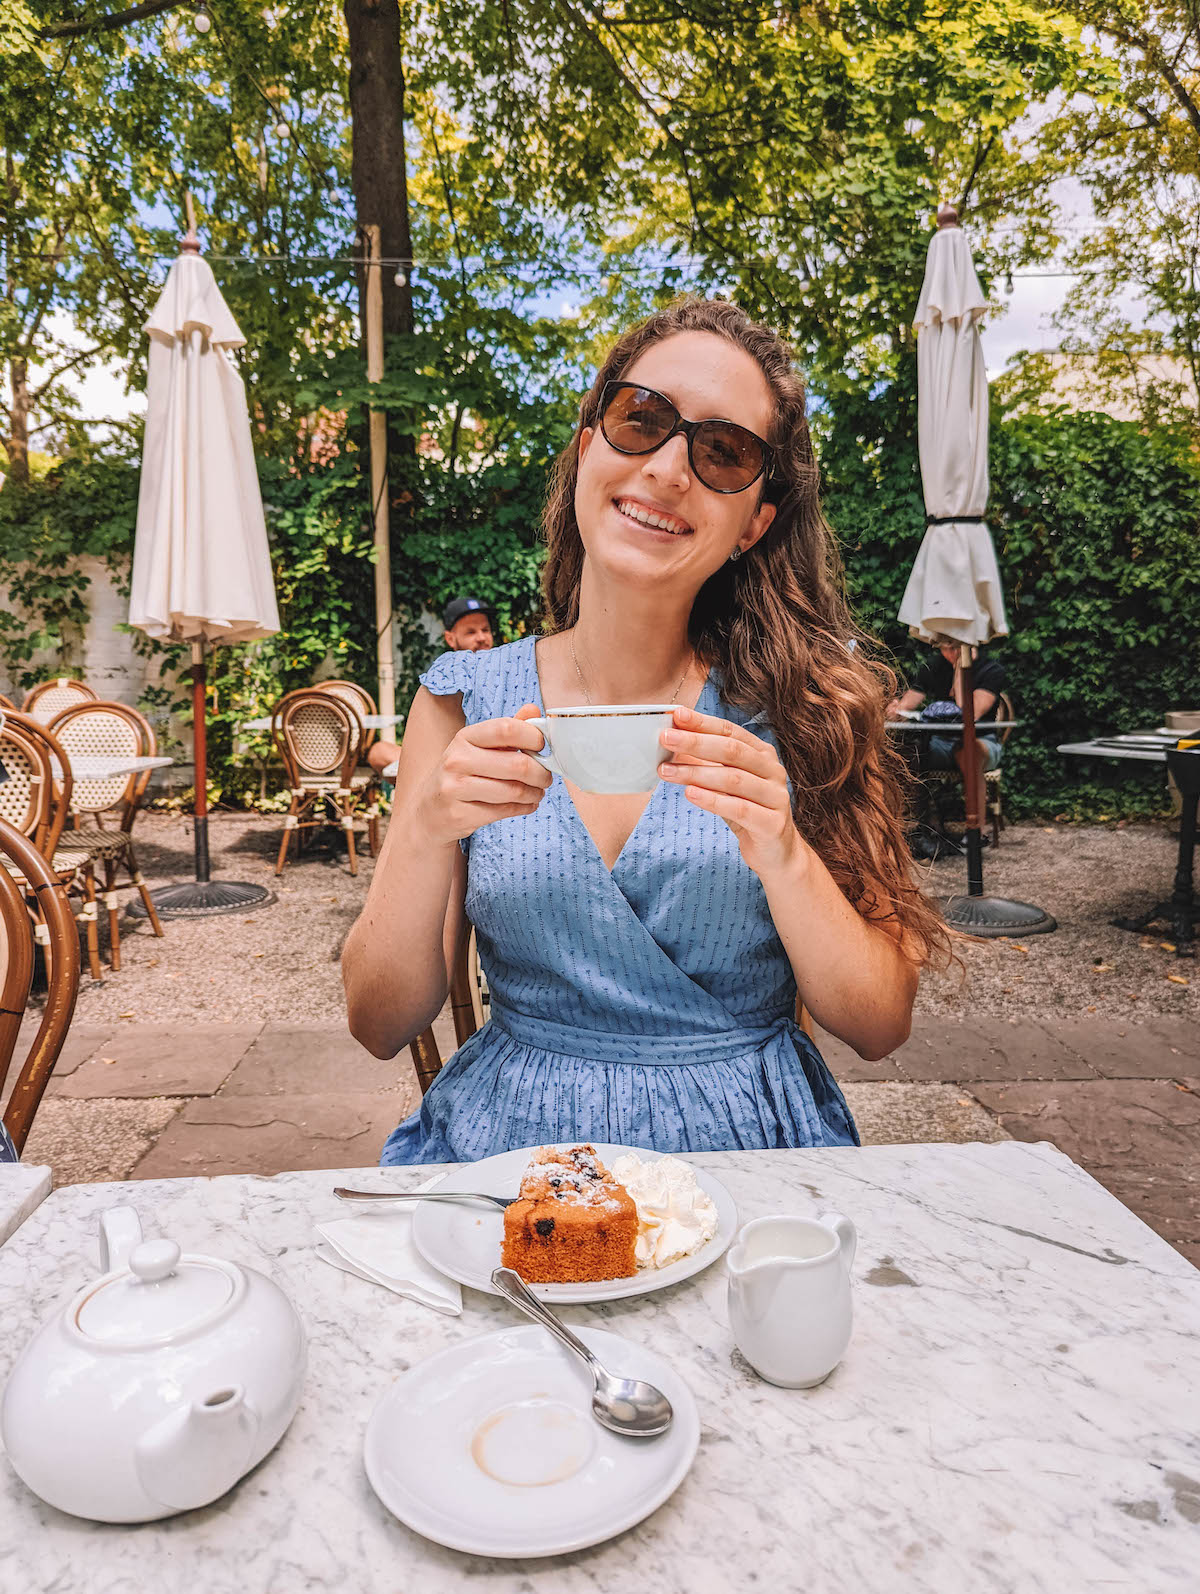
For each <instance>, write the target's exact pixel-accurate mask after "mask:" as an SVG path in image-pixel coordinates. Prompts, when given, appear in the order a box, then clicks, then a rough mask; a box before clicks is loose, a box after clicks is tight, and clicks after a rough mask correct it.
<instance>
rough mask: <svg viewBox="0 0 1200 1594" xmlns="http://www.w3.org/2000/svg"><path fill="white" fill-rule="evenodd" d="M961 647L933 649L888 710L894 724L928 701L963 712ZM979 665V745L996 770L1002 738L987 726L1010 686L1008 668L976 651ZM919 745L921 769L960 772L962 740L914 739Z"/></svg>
mask: <svg viewBox="0 0 1200 1594" xmlns="http://www.w3.org/2000/svg"><path fill="white" fill-rule="evenodd" d="M958 652H959V649H958V643H957V642H945V643H941V644H939V645H938V646H936V647H935V648H934V649H933V652H932V654H931V655H930V656H929V657H928V658H927V659H926V660H925V661H924V663H923V664H922V665H921V666H920V668H919V669H918V670H917V673H916V675H914V676H913V682H912V685H911V686H910V687H909V688H908V690H907V691H906V692H903V693H901V694H900V696H898V697H894V698H893V699H892V701H891V702H890V703H889V704H888V706H887V717H888V719H890V720H897V719H901V718H903V716H904V715H905V714H908V713H911V712H912V711H913V710H914V709H918V708H920V706H921V704H922V703H923V702H924V701H925V699H926V698H929V700H930V701H931V702H933V703H947V702H950V703H957V704H958V706H959V708H960V709H961V708H962V669H961V668H960V666H959V662H958ZM971 657H972V659H973V661H974V664H975V723H976V725H977V726H978V727H979V737H978V740H979V745H980V747H981V748H982V749H983V751H984V755H985V757H986V760H987V761H986V763H985V764H984V766H983V767H984V769H985V770H986V769H995V768H996V766H997V765H998V764H999V762H1000V752H1001V742H1000V738H999V736H997V735H996V734H995V732H992V734H991V735H989V734H988V730H987V725H988V722H989V721H990V720H994V719H995V718H996V710H997V707H998V706H999V702H1000V693H1001V692H1003V690H1004V688H1005V686H1006V684H1007V676H1006V674H1005V670H1004V666H1003V664H1001V663H1000V661H999V659H988V658H984V657H983V656H982V655H981V654H980V651H979V649H978V648H972V650H971ZM911 740H913V741H914V742H916V743H917V747H916V753H917V759H918V766H917V767H918V768H920V769H957V768H958V764H957V761H956V759H955V757H954V755H955V753H956V752H957V750H958V748H959V747H960V746H961V745H962V738H961V737H960V736H937V735H931V736H920V737H914V738H911Z"/></svg>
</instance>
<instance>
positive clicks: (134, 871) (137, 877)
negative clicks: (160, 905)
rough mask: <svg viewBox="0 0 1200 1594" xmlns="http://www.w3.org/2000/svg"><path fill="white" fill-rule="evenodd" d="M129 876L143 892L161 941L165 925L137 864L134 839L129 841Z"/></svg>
mask: <svg viewBox="0 0 1200 1594" xmlns="http://www.w3.org/2000/svg"><path fill="white" fill-rule="evenodd" d="M129 878H130V879H131V880H132V881H133V883H134V885H135V886H136V887H137V888H138V891H139V893H140V894H141V898H142V906H143V907H144V908H145V910H146V917H147V918H148V919H149V920H150V928H151V929H152V930H153V931H154V933H155V935H156V936H158V938H159V940H160V941H161V940H162V937H163V927H162V924H161V922H160V920H159V917H158V914H157V912H156V911H155V907H154V898H153V897H152V896H151V895H150V893H149V891H148V890H147V889H146V882H145V881H144V880H143V879H142V871H141V870H140V869H139V868H138V866H137V858H136V856H135V854H134V851H133V842H132V841H131V842H130V843H129Z"/></svg>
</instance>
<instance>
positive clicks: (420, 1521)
mask: <svg viewBox="0 0 1200 1594" xmlns="http://www.w3.org/2000/svg"><path fill="white" fill-rule="evenodd" d="M576 1332H577V1333H578V1334H579V1335H580V1337H581V1338H582V1339H584V1340H586V1342H587V1344H588V1346H589V1348H590V1349H591V1350H593V1351H594V1352H595V1354H596V1355H597V1356H598V1357H599V1358H600V1359H601V1361H603V1362H604V1364H605V1365H606V1366H607V1367H609V1368H610V1369H611V1370H612V1371H613V1372H614V1373H619V1374H626V1375H628V1376H630V1377H632V1378H648V1379H650V1380H651V1382H653V1383H655V1384H657V1385H658V1387H659V1388H660V1389H661V1390H662V1391H663V1393H664V1394H665V1395H666V1396H667V1398H668V1400H670V1402H671V1405H672V1407H673V1408H674V1412H675V1418H674V1421H673V1422H672V1424H671V1426H670V1427H669V1428H668V1429H667V1431H666V1433H665V1434H662V1435H661V1436H660V1437H659V1438H657V1439H623V1438H620V1437H618V1435H616V1434H614V1433H610V1432H609V1431H608V1429H607V1428H602V1427H601V1426H600V1424H599V1423H598V1422H597V1421H596V1419H595V1418H594V1417H593V1416H592V1411H591V1379H590V1377H589V1376H588V1372H587V1369H586V1368H585V1367H584V1365H583V1364H582V1362H580V1361H579V1360H578V1358H577V1357H575V1356H573V1355H571V1353H570V1352H569V1351H567V1350H566V1349H564V1348H563V1347H562V1346H560V1345H558V1344H556V1343H555V1341H554V1340H553V1339H552V1338H551V1337H550V1335H549V1334H548V1333H547V1332H546V1331H545V1329H543V1328H537V1327H534V1326H532V1325H530V1326H529V1327H526V1328H506V1329H502V1330H501V1331H500V1332H499V1333H496V1334H486V1335H484V1336H483V1337H482V1338H481V1339H470V1340H464V1341H462V1342H461V1343H460V1344H457V1345H451V1346H449V1347H448V1348H447V1349H446V1350H443V1351H439V1352H438V1353H437V1355H435V1356H431V1357H430V1358H429V1359H428V1360H427V1361H423V1362H419V1363H418V1364H417V1365H416V1366H415V1367H413V1368H410V1370H409V1371H408V1372H407V1373H405V1374H404V1375H403V1377H401V1378H400V1379H398V1380H397V1381H396V1383H394V1384H393V1385H392V1387H391V1388H390V1389H389V1390H388V1391H387V1393H386V1394H385V1395H384V1396H383V1398H382V1399H381V1400H380V1401H379V1403H378V1405H377V1406H376V1407H375V1410H374V1412H373V1413H372V1415H371V1420H370V1422H369V1423H368V1425H367V1434H366V1441H365V1444H364V1447H363V1461H364V1463H365V1465H366V1469H367V1477H368V1478H369V1479H370V1482H371V1487H372V1488H373V1489H374V1490H375V1493H376V1494H377V1495H378V1496H379V1498H380V1499H381V1500H382V1501H383V1503H384V1505H385V1506H386V1507H387V1508H388V1510H389V1511H391V1512H392V1514H393V1515H394V1516H397V1517H399V1519H400V1521H401V1522H403V1523H405V1524H406V1525H407V1526H408V1527H410V1528H412V1529H414V1530H415V1531H416V1532H417V1533H420V1534H423V1535H424V1537H425V1538H427V1539H432V1540H433V1541H434V1542H435V1543H437V1544H444V1545H446V1546H447V1547H448V1548H450V1549H452V1550H463V1551H465V1552H466V1553H467V1554H469V1555H489V1556H501V1557H505V1558H510V1557H531V1556H541V1555H562V1554H565V1553H567V1552H568V1551H571V1550H582V1549H584V1548H585V1547H586V1546H587V1545H589V1544H599V1543H601V1542H602V1540H604V1539H610V1538H612V1537H613V1535H614V1534H617V1533H623V1532H624V1531H625V1529H626V1528H631V1527H632V1526H633V1525H634V1523H635V1522H640V1521H642V1519H643V1518H644V1517H648V1516H649V1515H650V1513H651V1512H652V1511H655V1510H657V1509H658V1507H659V1506H660V1505H661V1504H662V1503H663V1501H664V1500H666V1499H667V1498H668V1497H669V1496H670V1495H671V1494H673V1493H674V1492H675V1490H676V1489H677V1488H678V1487H679V1485H680V1483H682V1481H683V1479H684V1477H685V1476H686V1474H687V1471H688V1468H689V1467H690V1466H691V1464H692V1460H693V1458H694V1457H695V1454H696V1449H697V1446H698V1445H699V1442H700V1417H699V1413H698V1412H697V1410H696V1402H695V1401H694V1400H693V1398H692V1394H691V1391H690V1390H689V1389H688V1387H687V1385H686V1384H685V1383H684V1382H683V1380H682V1379H681V1378H680V1377H679V1374H678V1373H677V1372H676V1371H675V1370H674V1368H673V1367H672V1366H671V1365H670V1363H668V1362H667V1361H666V1360H664V1359H663V1358H662V1357H660V1356H657V1355H655V1354H654V1352H653V1351H649V1350H646V1349H645V1348H644V1347H643V1346H640V1345H634V1344H632V1343H630V1341H629V1340H626V1339H622V1338H621V1337H620V1336H619V1335H617V1334H609V1333H607V1332H605V1331H604V1330H602V1329H592V1328H578V1327H577V1328H576Z"/></svg>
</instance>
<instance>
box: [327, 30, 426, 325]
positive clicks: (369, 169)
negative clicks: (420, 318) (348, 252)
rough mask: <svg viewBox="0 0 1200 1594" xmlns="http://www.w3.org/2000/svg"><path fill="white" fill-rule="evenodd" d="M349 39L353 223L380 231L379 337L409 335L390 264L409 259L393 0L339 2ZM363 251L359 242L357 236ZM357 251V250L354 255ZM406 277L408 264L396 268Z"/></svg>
mask: <svg viewBox="0 0 1200 1594" xmlns="http://www.w3.org/2000/svg"><path fill="white" fill-rule="evenodd" d="M343 10H344V12H345V16H346V29H347V32H348V34H349V38H350V123H351V130H352V138H353V156H352V163H351V180H352V182H353V184H354V206H355V211H356V213H357V219H358V224H359V226H360V227H366V226H369V225H371V223H375V224H376V225H378V227H379V233H380V243H381V246H382V253H383V258H384V259H385V260H387V261H391V262H393V263H392V264H390V265H387V266H385V267H384V269H383V334H384V337H385V339H386V338H389V337H393V336H395V335H396V334H398V333H411V332H412V330H413V310H412V290H411V288H410V287H409V285H408V280H407V278H406V281H405V282H404V283H402V284H398V283H397V282H396V280H395V278H396V273H397V269H398V268H397V266H396V264H395V262H396V261H401V262H408V261H410V260H411V256H412V237H411V235H410V233H409V226H408V169H407V166H406V163H405V154H404V57H403V53H402V51H401V47H400V6H399V0H343ZM360 247H361V239H360ZM355 252H356V253H358V252H359V251H358V250H356V251H355ZM400 269H402V270H403V271H404V272H405V273H411V270H412V267H411V265H410V264H406V265H404V266H402V267H401V268H400ZM364 295H365V281H364V276H363V273H361V272H360V273H359V319H360V322H361V323H362V324H363V325H365V314H366V304H365V297H364Z"/></svg>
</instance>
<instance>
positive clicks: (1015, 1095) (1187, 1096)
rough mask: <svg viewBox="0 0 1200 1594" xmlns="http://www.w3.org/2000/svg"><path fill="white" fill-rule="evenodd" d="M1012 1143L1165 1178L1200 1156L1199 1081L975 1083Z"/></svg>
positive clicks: (1090, 1164) (975, 1089)
mask: <svg viewBox="0 0 1200 1594" xmlns="http://www.w3.org/2000/svg"><path fill="white" fill-rule="evenodd" d="M971 1093H972V1095H974V1096H975V1097H976V1098H977V1099H978V1100H979V1101H980V1102H981V1103H982V1104H983V1106H984V1107H986V1108H987V1110H988V1111H989V1112H991V1113H993V1114H994V1115H995V1116H996V1117H997V1118H998V1119H999V1120H1000V1122H1001V1123H1002V1124H1003V1126H1004V1127H1005V1129H1007V1130H1008V1132H1009V1133H1010V1134H1011V1135H1012V1137H1013V1139H1014V1140H1050V1141H1053V1143H1054V1144H1055V1145H1056V1146H1057V1147H1058V1148H1059V1150H1060V1151H1064V1152H1066V1154H1067V1156H1068V1157H1070V1158H1071V1159H1072V1161H1073V1162H1078V1163H1081V1164H1082V1165H1083V1166H1084V1167H1085V1168H1087V1169H1089V1171H1090V1170H1091V1169H1092V1168H1093V1167H1099V1166H1104V1167H1112V1166H1126V1167H1146V1168H1157V1169H1159V1170H1161V1171H1163V1172H1165V1171H1166V1170H1167V1169H1175V1168H1178V1167H1179V1166H1181V1165H1183V1164H1185V1163H1187V1162H1189V1161H1190V1160H1192V1159H1193V1158H1195V1156H1196V1148H1197V1144H1198V1143H1200V1078H1198V1079H1192V1080H1182V1081H1179V1082H1178V1083H1177V1082H1175V1081H1173V1080H1169V1079H1167V1080H1162V1079H1097V1080H1093V1081H1091V1082H1085V1081H1081V1080H1060V1081H1052V1082H1049V1083H1045V1084H1015V1085H1006V1084H988V1083H982V1084H973V1085H972V1086H971Z"/></svg>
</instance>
